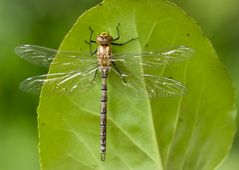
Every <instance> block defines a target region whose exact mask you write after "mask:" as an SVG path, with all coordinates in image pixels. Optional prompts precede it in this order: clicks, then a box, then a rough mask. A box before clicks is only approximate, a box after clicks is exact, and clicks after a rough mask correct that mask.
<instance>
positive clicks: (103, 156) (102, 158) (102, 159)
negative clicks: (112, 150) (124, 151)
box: [101, 153, 105, 161]
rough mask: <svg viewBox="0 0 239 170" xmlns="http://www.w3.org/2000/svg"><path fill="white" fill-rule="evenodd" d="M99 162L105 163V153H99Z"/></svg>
mask: <svg viewBox="0 0 239 170" xmlns="http://www.w3.org/2000/svg"><path fill="white" fill-rule="evenodd" d="M101 161H105V153H101Z"/></svg>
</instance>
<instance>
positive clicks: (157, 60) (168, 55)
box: [112, 46, 193, 69]
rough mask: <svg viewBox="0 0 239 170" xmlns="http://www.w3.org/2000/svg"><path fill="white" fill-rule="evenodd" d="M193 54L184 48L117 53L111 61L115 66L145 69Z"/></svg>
mask: <svg viewBox="0 0 239 170" xmlns="http://www.w3.org/2000/svg"><path fill="white" fill-rule="evenodd" d="M192 54H193V50H192V49H191V48H188V47H185V46H178V47H173V48H171V49H160V50H151V51H144V52H137V53H134V52H132V53H117V54H113V56H112V57H113V61H114V62H115V63H117V64H124V65H128V67H131V65H135V64H137V65H139V64H140V65H142V66H144V68H146V69H151V68H158V67H159V66H162V65H168V64H169V63H172V62H178V61H183V60H186V59H188V58H190V57H191V56H192Z"/></svg>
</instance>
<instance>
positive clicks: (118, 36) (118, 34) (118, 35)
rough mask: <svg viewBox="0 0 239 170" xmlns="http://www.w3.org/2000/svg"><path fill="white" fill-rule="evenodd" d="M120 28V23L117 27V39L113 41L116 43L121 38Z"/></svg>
mask: <svg viewBox="0 0 239 170" xmlns="http://www.w3.org/2000/svg"><path fill="white" fill-rule="evenodd" d="M119 26H120V23H118V25H117V27H116V31H117V38H115V39H113V41H116V40H118V39H119V38H120V33H119Z"/></svg>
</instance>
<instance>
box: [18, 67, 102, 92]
mask: <svg viewBox="0 0 239 170" xmlns="http://www.w3.org/2000/svg"><path fill="white" fill-rule="evenodd" d="M97 69H98V68H97V65H96V64H92V65H89V66H85V67H79V68H77V69H75V70H72V71H69V72H66V73H52V74H45V75H39V76H35V77H30V78H28V79H26V80H25V81H23V82H22V83H21V84H20V89H21V90H23V91H25V92H28V93H34V94H39V93H40V91H41V88H42V86H43V84H44V85H46V86H48V87H49V88H50V89H51V92H53V93H57V94H61V95H65V94H67V95H69V94H79V93H82V92H85V91H87V90H88V89H89V88H90V87H92V86H94V85H95V84H96V83H97V82H98V80H99V75H98V74H97Z"/></svg>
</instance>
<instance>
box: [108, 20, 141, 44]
mask: <svg viewBox="0 0 239 170" xmlns="http://www.w3.org/2000/svg"><path fill="white" fill-rule="evenodd" d="M119 26H120V23H118V25H117V27H116V31H117V38H115V39H113V41H116V40H118V39H120V32H119ZM136 39H138V38H132V39H130V40H128V41H126V42H124V43H114V42H112V43H111V44H112V45H125V44H128V43H129V42H131V41H133V40H136Z"/></svg>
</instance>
